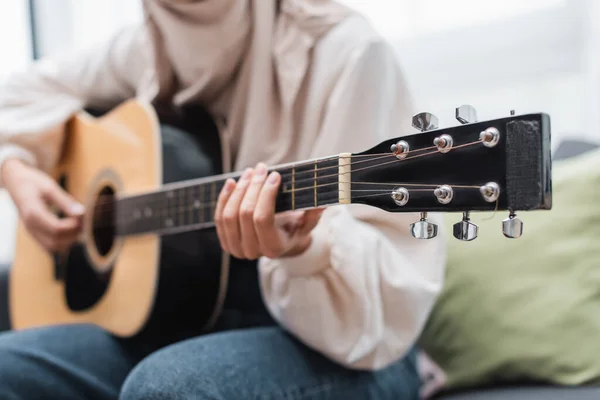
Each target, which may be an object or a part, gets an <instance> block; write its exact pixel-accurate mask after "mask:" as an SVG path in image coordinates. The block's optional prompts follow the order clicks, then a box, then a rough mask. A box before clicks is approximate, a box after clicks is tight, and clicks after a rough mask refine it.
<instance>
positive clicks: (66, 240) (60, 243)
mask: <svg viewBox="0 0 600 400" xmlns="http://www.w3.org/2000/svg"><path fill="white" fill-rule="evenodd" d="M36 239H38V242H39V243H40V244H41V245H42V246H43V247H44V248H45V249H46V250H48V251H50V252H53V253H62V252H65V251H68V250H69V249H70V248H71V247H72V246H73V244H75V242H76V241H77V235H70V236H65V237H59V236H50V235H46V234H44V233H40V234H39V235H38V237H36Z"/></svg>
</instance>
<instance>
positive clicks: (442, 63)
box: [0, 0, 600, 264]
mask: <svg viewBox="0 0 600 400" xmlns="http://www.w3.org/2000/svg"><path fill="white" fill-rule="evenodd" d="M341 1H342V2H343V3H346V4H348V5H350V6H352V7H354V8H356V9H357V10H359V11H361V12H362V13H364V14H365V15H366V16H367V17H368V18H369V19H371V21H372V23H373V25H374V26H375V27H376V28H377V29H378V30H379V31H380V32H381V33H382V34H383V35H385V37H386V38H387V39H388V40H389V41H390V42H391V43H392V44H393V46H394V47H395V48H396V49H397V51H398V58H399V60H400V62H401V63H402V65H403V67H404V70H405V72H406V76H407V79H408V82H409V84H410V86H411V88H412V94H413V97H414V100H415V104H416V106H417V109H418V111H430V112H433V113H435V114H436V115H437V116H438V117H439V118H440V123H441V126H448V125H454V124H456V123H457V122H456V121H455V120H454V118H453V112H454V111H453V110H454V107H455V106H457V105H460V104H464V103H468V104H472V105H474V106H476V108H477V110H478V112H479V117H480V119H488V118H495V117H501V116H504V115H508V113H509V111H510V110H511V109H515V110H516V111H517V113H525V112H534V111H544V112H547V113H549V114H550V115H551V117H552V128H553V147H554V148H555V147H556V146H557V145H558V143H559V142H560V141H561V140H563V139H564V138H566V137H569V138H582V139H587V140H592V141H600V133H599V131H598V127H599V126H600V25H599V24H597V23H595V21H598V20H599V19H600V1H598V0H502V1H498V0H341ZM140 20H141V4H140V1H139V0H10V1H6V0H5V1H2V2H0V54H1V56H0V78H1V77H3V76H5V75H6V74H8V73H10V72H11V71H13V70H15V69H18V68H23V67H24V66H26V65H27V64H29V63H31V62H32V60H34V59H36V58H40V57H45V56H52V54H56V53H57V52H64V51H67V52H68V51H69V50H71V49H73V48H78V47H82V46H90V45H93V44H94V43H95V42H98V41H102V40H104V39H105V38H106V37H107V36H109V35H110V34H111V33H112V32H114V31H115V30H117V29H119V28H121V27H123V26H125V25H128V24H135V23H138V22H139V21H140ZM411 132H412V129H411V128H410V127H398V132H396V133H394V134H397V135H402V134H408V133H411ZM15 221H16V216H15V212H14V209H13V208H12V206H11V204H10V201H9V199H8V197H7V196H6V194H5V193H3V192H2V191H0V264H1V263H3V262H7V261H9V260H10V259H11V257H12V251H13V243H14V235H13V232H14V226H15Z"/></svg>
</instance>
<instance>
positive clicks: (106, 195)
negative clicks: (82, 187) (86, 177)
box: [92, 187, 116, 257]
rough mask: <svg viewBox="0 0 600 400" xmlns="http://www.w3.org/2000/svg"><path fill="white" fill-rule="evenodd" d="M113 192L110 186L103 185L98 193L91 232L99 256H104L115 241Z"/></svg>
mask: <svg viewBox="0 0 600 400" xmlns="http://www.w3.org/2000/svg"><path fill="white" fill-rule="evenodd" d="M114 200H115V192H114V190H113V189H112V188H111V187H105V188H104V189H102V190H101V191H100V193H99V195H98V200H97V201H96V207H94V218H93V221H94V222H93V228H92V233H93V236H94V244H95V245H96V250H97V251H98V254H100V256H102V257H104V256H106V255H107V254H108V253H109V252H110V250H111V249H112V247H113V244H114V242H115V232H116V231H115V203H114Z"/></svg>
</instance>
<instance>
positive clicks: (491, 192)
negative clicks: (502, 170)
mask: <svg viewBox="0 0 600 400" xmlns="http://www.w3.org/2000/svg"><path fill="white" fill-rule="evenodd" d="M479 192H480V193H481V195H482V196H483V198H484V199H485V201H487V202H488V203H493V202H495V201H497V200H498V197H500V186H498V184H497V183H496V182H488V183H486V184H485V185H483V186H482V187H480V188H479Z"/></svg>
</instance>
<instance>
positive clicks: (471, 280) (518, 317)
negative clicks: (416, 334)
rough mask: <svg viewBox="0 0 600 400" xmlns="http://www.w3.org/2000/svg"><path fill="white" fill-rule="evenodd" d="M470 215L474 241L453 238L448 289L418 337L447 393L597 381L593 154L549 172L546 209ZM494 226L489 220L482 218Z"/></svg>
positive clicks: (599, 323)
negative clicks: (509, 234)
mask: <svg viewBox="0 0 600 400" xmlns="http://www.w3.org/2000/svg"><path fill="white" fill-rule="evenodd" d="M517 215H518V216H519V217H520V218H521V220H522V221H523V223H524V229H523V236H522V237H521V238H520V239H507V238H505V237H504V236H503V235H502V229H501V225H502V220H503V219H504V218H506V217H507V213H506V212H497V213H496V214H495V215H493V214H492V213H473V214H472V220H473V222H475V223H476V224H478V225H479V238H477V239H476V240H475V241H473V242H460V241H458V240H456V239H454V238H453V237H452V236H451V235H452V234H451V232H452V229H451V228H452V224H454V223H456V222H457V221H459V220H460V218H461V216H460V215H459V214H448V215H447V219H446V224H447V225H448V227H449V231H450V237H449V240H450V242H449V259H448V265H447V271H446V283H445V289H444V290H443V292H442V294H441V297H440V298H439V300H438V301H437V303H436V306H435V307H434V310H433V313H432V315H431V318H430V320H429V321H428V324H427V326H426V329H425V331H424V333H423V336H422V339H421V345H422V346H423V348H424V350H425V351H426V352H427V354H428V355H429V356H430V357H431V358H432V359H433V360H434V361H436V362H437V363H438V364H439V366H440V367H442V369H443V370H444V371H445V372H446V373H447V375H448V386H449V387H452V388H458V387H467V386H479V385H484V384H492V383H499V382H504V383H506V382H510V381H521V382H522V381H523V380H526V381H532V380H533V381H543V382H551V383H555V384H564V385H572V384H584V383H598V382H600V150H594V151H592V152H589V153H585V154H583V155H581V156H578V157H575V158H573V159H569V160H565V161H561V162H555V163H554V166H553V209H552V210H551V211H535V212H521V213H518V214H517ZM487 218H491V219H490V220H487V221H486V220H485V219H487Z"/></svg>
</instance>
